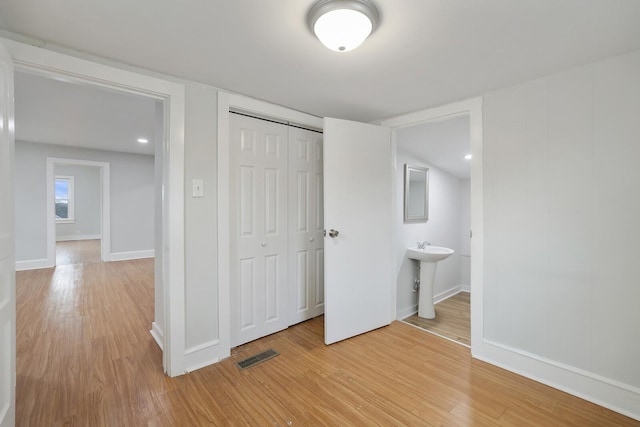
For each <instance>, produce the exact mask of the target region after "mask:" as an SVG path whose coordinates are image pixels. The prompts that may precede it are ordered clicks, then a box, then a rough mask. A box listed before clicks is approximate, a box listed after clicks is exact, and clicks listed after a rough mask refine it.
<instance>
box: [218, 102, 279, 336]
mask: <svg viewBox="0 0 640 427" xmlns="http://www.w3.org/2000/svg"><path fill="white" fill-rule="evenodd" d="M229 124H230V141H231V183H230V188H231V195H230V201H231V221H230V225H231V230H230V235H231V245H230V246H231V295H230V296H231V304H232V307H231V345H232V346H237V345H240V344H244V343H246V342H249V341H252V340H255V339H257V338H260V337H263V336H265V335H268V334H272V333H274V332H277V331H280V330H282V329H285V328H287V326H288V325H289V324H288V312H287V300H288V286H287V285H288V281H287V178H288V177H287V155H288V149H287V145H288V141H287V126H285V125H282V124H278V123H272V122H268V121H265V120H259V119H254V118H251V117H245V116H241V115H237V114H230V123H229Z"/></svg>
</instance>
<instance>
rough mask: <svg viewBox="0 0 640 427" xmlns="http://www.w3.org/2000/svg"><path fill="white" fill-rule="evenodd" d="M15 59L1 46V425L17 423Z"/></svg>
mask: <svg viewBox="0 0 640 427" xmlns="http://www.w3.org/2000/svg"><path fill="white" fill-rule="evenodd" d="M13 138H14V122H13V61H12V60H11V57H10V56H9V54H8V53H7V51H6V50H5V49H4V47H3V46H2V45H0V204H1V205H2V207H0V427H9V426H13V425H14V424H15V389H16V288H15V285H16V282H15V260H14V249H13V248H14V242H13V227H14V226H13V215H14V213H13V162H14V160H13V158H14V155H13V153H14V145H13V143H14V141H13Z"/></svg>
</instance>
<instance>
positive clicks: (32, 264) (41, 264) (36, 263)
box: [16, 259, 54, 271]
mask: <svg viewBox="0 0 640 427" xmlns="http://www.w3.org/2000/svg"><path fill="white" fill-rule="evenodd" d="M51 267H54V265H53V264H51V262H50V261H49V260H48V259H32V260H27V261H16V271H25V270H37V269H40V268H51Z"/></svg>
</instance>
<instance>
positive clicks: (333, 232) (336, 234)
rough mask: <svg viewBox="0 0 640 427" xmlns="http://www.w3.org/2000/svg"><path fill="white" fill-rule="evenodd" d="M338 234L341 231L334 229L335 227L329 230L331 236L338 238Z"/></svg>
mask: <svg viewBox="0 0 640 427" xmlns="http://www.w3.org/2000/svg"><path fill="white" fill-rule="evenodd" d="M338 234H340V232H339V231H338V230H334V229H333V228H332V229H331V230H329V237H333V238H336V237H338Z"/></svg>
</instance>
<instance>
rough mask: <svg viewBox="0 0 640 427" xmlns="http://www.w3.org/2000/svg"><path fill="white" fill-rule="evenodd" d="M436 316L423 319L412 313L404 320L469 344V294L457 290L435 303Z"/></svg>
mask: <svg viewBox="0 0 640 427" xmlns="http://www.w3.org/2000/svg"><path fill="white" fill-rule="evenodd" d="M435 310H436V318H435V319H424V318H422V317H419V316H418V315H417V314H413V315H411V316H409V317H407V318H405V319H403V321H404V322H407V323H410V324H412V325H414V326H417V327H419V328H421V329H424V330H426V331H430V332H433V333H435V334H438V335H441V336H443V337H447V338H449V339H451V340H453V341H457V342H459V343H462V344H464V345H467V346H471V295H470V294H469V293H468V292H459V293H457V294H456V295H454V296H452V297H449V298H447V299H446V300H444V301H440V302H439V303H438V304H436V305H435Z"/></svg>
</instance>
